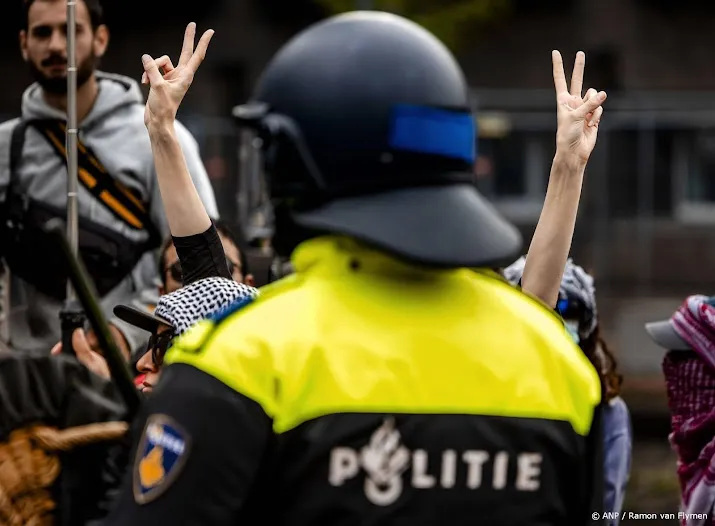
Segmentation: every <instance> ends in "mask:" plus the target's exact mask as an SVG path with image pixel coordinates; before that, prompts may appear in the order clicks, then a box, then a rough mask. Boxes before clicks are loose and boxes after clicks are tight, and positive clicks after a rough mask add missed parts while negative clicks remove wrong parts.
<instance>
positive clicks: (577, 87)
mask: <svg viewBox="0 0 715 526" xmlns="http://www.w3.org/2000/svg"><path fill="white" fill-rule="evenodd" d="M585 68H586V54H585V53H584V52H583V51H579V52H578V53H576V61H575V62H574V65H573V73H572V74H571V95H573V96H574V97H579V98H581V93H582V91H583V71H584V69H585Z"/></svg>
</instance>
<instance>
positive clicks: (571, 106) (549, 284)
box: [521, 51, 606, 307]
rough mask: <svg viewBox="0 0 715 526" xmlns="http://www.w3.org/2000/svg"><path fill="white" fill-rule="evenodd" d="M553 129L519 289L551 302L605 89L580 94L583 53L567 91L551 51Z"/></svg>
mask: <svg viewBox="0 0 715 526" xmlns="http://www.w3.org/2000/svg"><path fill="white" fill-rule="evenodd" d="M552 62H553V73H554V86H555V88H556V103H557V118H558V129H557V132H556V154H555V156H554V162H553V164H552V166H551V174H550V176H549V185H548V187H547V189H546V199H545V200H544V207H543V209H542V211H541V216H540V217H539V222H538V224H537V226H536V231H535V232H534V237H533V238H532V241H531V245H530V246H529V252H528V254H527V256H526V265H525V267H524V275H523V277H522V281H521V287H522V290H524V291H525V292H528V293H529V294H531V295H533V296H536V297H537V298H539V299H541V300H542V301H544V302H545V303H546V304H548V305H550V306H552V307H554V306H556V301H557V300H558V293H559V286H560V285H561V278H562V276H563V271H564V266H565V265H566V260H567V259H568V256H569V251H570V250H571V241H572V239H573V233H574V229H575V227H576V215H577V213H578V205H579V201H580V198H581V188H582V186H583V177H584V172H585V169H586V163H587V162H588V159H589V157H590V155H591V152H592V151H593V148H594V146H595V145H596V137H597V135H598V124H599V122H600V120H601V115H602V114H603V107H602V106H601V105H602V104H603V102H604V101H605V100H606V93H605V92H603V91H601V92H596V90H594V89H589V90H588V91H587V92H586V95H585V97H583V98H582V97H581V93H582V89H583V72H584V67H585V62H586V56H585V55H584V54H583V53H582V52H579V53H578V54H577V55H576V62H575V64H574V70H573V75H572V77H571V91H570V92H569V89H568V86H567V85H566V75H565V73H564V65H563V60H562V58H561V53H559V52H558V51H553V52H552Z"/></svg>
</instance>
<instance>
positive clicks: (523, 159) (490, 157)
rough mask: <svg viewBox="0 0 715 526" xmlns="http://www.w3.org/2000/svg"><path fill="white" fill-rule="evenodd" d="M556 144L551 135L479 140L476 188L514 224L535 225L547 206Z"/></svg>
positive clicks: (521, 133) (516, 133) (519, 134)
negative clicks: (546, 196) (550, 173)
mask: <svg viewBox="0 0 715 526" xmlns="http://www.w3.org/2000/svg"><path fill="white" fill-rule="evenodd" d="M554 141H555V138H554V133H553V132H551V131H548V132H526V131H513V132H510V133H508V134H507V135H505V136H503V137H500V138H482V139H480V140H479V145H478V154H479V157H478V159H477V164H476V167H475V176H476V182H477V188H479V190H480V191H481V192H482V193H483V194H484V195H485V196H487V197H488V198H489V199H490V200H492V201H493V202H494V203H495V204H496V206H497V207H498V208H499V209H500V210H501V211H502V213H504V214H505V215H506V216H507V217H509V218H510V219H512V220H513V221H517V222H523V221H526V222H533V221H534V220H536V219H537V218H538V216H539V213H540V212H541V207H542V205H543V202H544V194H545V191H546V184H547V182H548V178H549V171H550V169H551V161H552V159H553V155H554Z"/></svg>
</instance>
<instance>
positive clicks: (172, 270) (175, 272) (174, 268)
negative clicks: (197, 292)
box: [164, 258, 241, 283]
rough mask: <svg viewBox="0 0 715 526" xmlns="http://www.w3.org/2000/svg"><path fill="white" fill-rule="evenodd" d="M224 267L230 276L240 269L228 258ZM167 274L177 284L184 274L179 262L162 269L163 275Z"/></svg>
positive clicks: (182, 279) (181, 280)
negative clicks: (226, 267)
mask: <svg viewBox="0 0 715 526" xmlns="http://www.w3.org/2000/svg"><path fill="white" fill-rule="evenodd" d="M226 266H228V273H229V274H231V275H233V272H234V271H235V270H236V269H237V268H241V266H240V265H239V264H238V263H234V262H233V261H231V260H230V259H228V258H226ZM167 272H168V273H169V274H170V275H171V279H173V280H174V281H177V282H179V283H183V281H184V274H183V272H182V270H181V261H178V260H177V261H175V262H174V263H173V264H171V265H169V266H168V267H167V268H166V269H164V274H166V273H167Z"/></svg>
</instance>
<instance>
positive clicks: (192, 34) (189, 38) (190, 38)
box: [179, 22, 196, 66]
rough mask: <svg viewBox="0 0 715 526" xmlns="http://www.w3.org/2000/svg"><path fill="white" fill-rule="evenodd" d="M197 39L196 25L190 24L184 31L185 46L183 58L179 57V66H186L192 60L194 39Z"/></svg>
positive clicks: (182, 51)
mask: <svg viewBox="0 0 715 526" xmlns="http://www.w3.org/2000/svg"><path fill="white" fill-rule="evenodd" d="M195 38H196V23H195V22H190V23H189V25H188V26H186V31H184V45H183V46H182V48H181V57H179V66H185V65H187V64H188V63H189V60H191V56H192V55H193V54H194V39H195Z"/></svg>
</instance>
